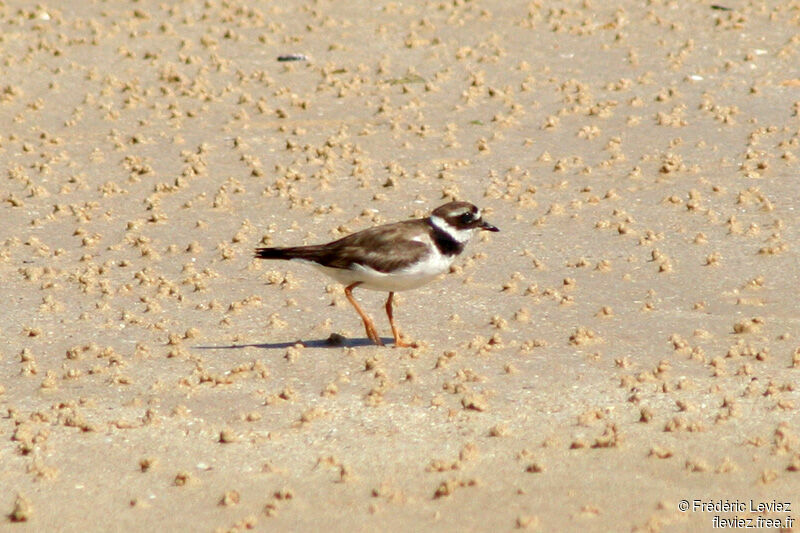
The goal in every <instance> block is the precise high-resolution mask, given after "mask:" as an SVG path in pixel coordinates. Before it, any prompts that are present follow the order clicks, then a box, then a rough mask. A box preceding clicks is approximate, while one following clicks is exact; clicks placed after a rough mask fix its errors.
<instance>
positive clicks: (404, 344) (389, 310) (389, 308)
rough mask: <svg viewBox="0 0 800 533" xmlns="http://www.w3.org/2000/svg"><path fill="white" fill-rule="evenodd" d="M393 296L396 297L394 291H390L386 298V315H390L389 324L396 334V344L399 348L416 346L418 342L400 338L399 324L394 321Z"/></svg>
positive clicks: (393, 333)
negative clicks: (404, 340) (405, 340)
mask: <svg viewBox="0 0 800 533" xmlns="http://www.w3.org/2000/svg"><path fill="white" fill-rule="evenodd" d="M392 298H394V293H393V292H390V293H389V298H388V299H387V300H386V316H388V317H389V324H390V325H391V326H392V335H394V345H395V346H397V347H399V348H406V347H410V348H416V347H417V344H416V343H415V342H403V340H402V339H401V338H400V330H399V329H397V326H396V325H395V323H394V316H393V315H392Z"/></svg>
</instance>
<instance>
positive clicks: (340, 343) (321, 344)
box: [195, 333, 394, 350]
mask: <svg viewBox="0 0 800 533" xmlns="http://www.w3.org/2000/svg"><path fill="white" fill-rule="evenodd" d="M381 341H382V342H383V344H384V345H391V344H392V343H393V342H394V339H392V338H391V337H386V338H381ZM298 344H300V345H302V346H304V347H306V348H357V347H359V346H375V343H374V342H372V340H370V339H368V338H366V337H362V338H358V339H348V338H347V337H345V336H343V335H339V334H338V333H332V334H331V336H330V337H328V338H325V339H311V340H302V339H298V340H295V341H286V342H263V343H251V344H228V345H221V346H195V348H196V349H198V350H236V349H241V348H262V349H264V350H281V349H286V348H291V347H292V346H297V345H298Z"/></svg>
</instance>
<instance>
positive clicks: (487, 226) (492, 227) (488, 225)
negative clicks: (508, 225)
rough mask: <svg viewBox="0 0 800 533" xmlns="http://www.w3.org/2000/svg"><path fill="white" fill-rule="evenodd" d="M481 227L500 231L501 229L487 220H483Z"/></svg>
mask: <svg viewBox="0 0 800 533" xmlns="http://www.w3.org/2000/svg"><path fill="white" fill-rule="evenodd" d="M480 228H481V229H484V230H486V231H500V229H499V228H498V227H497V226H493V225H492V224H489V223H488V222H486V221H485V220H483V221H481V225H480Z"/></svg>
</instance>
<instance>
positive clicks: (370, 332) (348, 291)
mask: <svg viewBox="0 0 800 533" xmlns="http://www.w3.org/2000/svg"><path fill="white" fill-rule="evenodd" d="M359 285H361V282H360V281H357V282H355V283H351V284H350V285H348V286H347V287H345V288H344V295H345V296H347V299H348V301H349V302H350V303H351V304H353V307H355V309H356V313H358V316H360V317H361V320H362V321H363V322H364V329H366V330H367V337H369V340H371V341H372V342H374V343H375V344H377V345H378V346H383V341H381V338H380V337H379V336H378V332H377V331H375V324H373V323H372V320H371V319H370V318H369V317H368V316H367V314H366V313H365V312H364V311H363V310H362V309H361V306H359V305H358V302H356V299H355V298H353V289H355V288H356V287H358V286H359Z"/></svg>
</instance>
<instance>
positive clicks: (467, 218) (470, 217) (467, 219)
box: [458, 212, 475, 224]
mask: <svg viewBox="0 0 800 533" xmlns="http://www.w3.org/2000/svg"><path fill="white" fill-rule="evenodd" d="M458 220H459V222H461V223H462V224H469V223H471V222H474V221H475V214H474V213H470V212H466V213H464V214H463V215H461V216H460V217H458Z"/></svg>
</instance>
